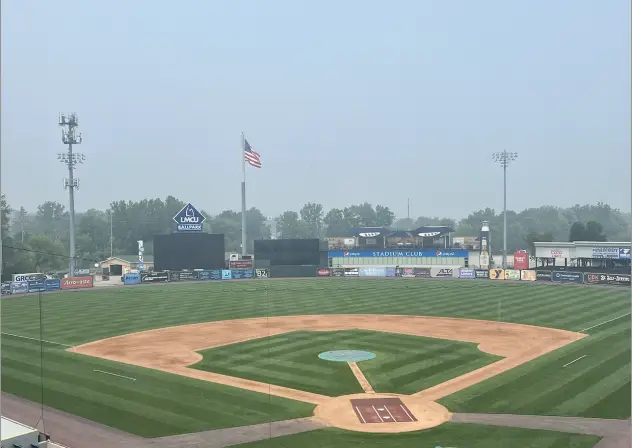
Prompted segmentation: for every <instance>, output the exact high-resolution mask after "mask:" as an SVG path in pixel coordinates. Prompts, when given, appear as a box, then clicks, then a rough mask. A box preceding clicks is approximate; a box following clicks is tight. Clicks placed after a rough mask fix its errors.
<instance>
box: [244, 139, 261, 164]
mask: <svg viewBox="0 0 632 448" xmlns="http://www.w3.org/2000/svg"><path fill="white" fill-rule="evenodd" d="M244 142H245V144H244V157H245V158H246V162H248V163H249V164H250V165H252V166H254V167H255V168H261V155H259V153H258V152H257V151H255V149H254V148H253V147H252V146H251V145H250V143H248V140H245V139H244Z"/></svg>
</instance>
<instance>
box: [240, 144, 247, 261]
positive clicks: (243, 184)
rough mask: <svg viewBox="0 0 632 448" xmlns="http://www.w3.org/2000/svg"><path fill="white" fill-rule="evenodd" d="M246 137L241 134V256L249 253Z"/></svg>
mask: <svg viewBox="0 0 632 448" xmlns="http://www.w3.org/2000/svg"><path fill="white" fill-rule="evenodd" d="M245 153H246V137H244V133H243V132H242V133H241V171H242V174H243V178H242V181H241V254H242V255H246V254H247V253H248V251H247V249H246V242H247V241H248V239H247V237H248V235H247V233H246V154H245Z"/></svg>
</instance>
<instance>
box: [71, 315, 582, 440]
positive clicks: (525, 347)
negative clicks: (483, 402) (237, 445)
mask: <svg viewBox="0 0 632 448" xmlns="http://www.w3.org/2000/svg"><path fill="white" fill-rule="evenodd" d="M351 329H360V330H372V331H385V332H390V333H399V334H407V335H413V336H424V337H431V338H438V339H449V340H455V341H462V342H472V343H477V344H478V348H479V349H480V350H481V351H484V352H487V353H490V354H493V355H498V356H502V357H503V359H501V360H499V361H497V362H494V363H493V364H490V365H487V366H485V367H482V368H480V369H477V370H474V371H472V372H469V373H466V374H464V375H461V376H459V377H457V378H453V379H451V380H449V381H446V382H444V383H441V384H438V385H436V386H434V387H431V388H429V389H425V390H422V391H419V392H417V393H415V394H413V395H410V396H399V397H401V398H402V400H403V401H404V402H405V403H407V404H410V406H411V407H414V408H415V409H419V411H418V412H420V414H423V415H424V418H420V419H419V421H418V422H414V423H407V424H405V425H404V424H398V423H388V424H383V425H378V426H379V432H402V431H413V430H419V429H425V428H430V427H433V426H437V425H439V424H441V423H443V422H445V421H447V420H448V419H449V418H450V414H449V412H447V411H446V410H445V408H443V407H441V406H440V405H438V404H436V403H434V401H435V400H438V399H440V398H442V397H445V396H447V395H450V394H452V393H454V392H457V391H459V390H461V389H464V388H466V387H469V386H471V385H473V384H476V383H479V382H481V381H483V380H485V379H488V378H491V377H493V376H495V375H498V374H500V373H502V372H505V371H507V370H509V369H512V368H514V367H517V366H519V365H521V364H523V363H525V362H527V361H530V360H532V359H535V358H537V357H539V356H541V355H544V354H546V353H548V352H551V351H553V350H556V349H558V348H560V347H563V346H564V345H566V344H569V343H571V342H574V341H577V340H579V339H581V338H583V337H585V336H586V335H585V334H581V333H575V332H571V331H566V330H558V329H553V328H544V327H535V326H530V325H522V324H513V323H504V322H491V321H482V320H473V319H456V318H443V317H425V316H393V315H308V316H277V317H260V318H252V319H237V320H227V321H219V322H206V323H199V324H191V325H182V326H177V327H167V328H160V329H156V330H149V331H143V332H139V333H131V334H127V335H123V336H116V337H113V338H108V339H103V340H100V341H95V342H90V343H87V344H83V345H80V346H77V347H73V348H71V349H69V351H71V352H76V353H81V354H85V355H90V356H96V357H99V358H104V359H109V360H112V361H117V362H122V363H126V364H132V365H138V366H142V367H146V368H150V369H155V370H161V371H164V372H169V373H174V374H177V375H182V376H187V377H191V378H197V379H200V380H205V381H210V382H214V383H219V384H224V385H228V386H233V387H238V388H242V389H247V390H251V391H255V392H261V393H269V394H272V395H276V396H279V397H284V398H289V399H292V400H298V401H303V402H307V403H313V404H315V405H318V406H317V408H316V412H315V415H316V416H317V417H318V418H319V419H321V420H324V421H325V422H327V423H328V424H330V425H332V426H338V427H344V428H345V429H351V430H356V431H367V432H375V431H376V428H375V425H363V424H361V422H359V421H358V419H357V417H356V416H355V413H354V411H353V408H352V406H351V404H350V399H351V397H336V398H331V397H327V396H324V395H319V394H314V393H310V392H304V391H300V390H296V389H290V388H287V387H281V386H275V385H270V384H265V383H261V382H257V381H252V380H247V379H243V378H237V377H232V376H227V375H221V374H217V373H212V372H206V371H201V370H196V369H192V368H189V367H188V366H190V365H192V364H195V363H197V362H199V361H200V360H201V359H202V356H201V355H200V354H199V353H197V352H198V351H202V350H205V349H209V348H214V347H219V346H223V345H229V344H234V343H237V342H244V341H248V340H252V339H259V338H263V337H267V336H273V335H278V334H283V333H288V332H292V331H299V330H308V331H341V330H351ZM356 367H357V366H356ZM365 396H367V397H368V396H375V395H365ZM354 398H358V396H357V395H356V396H354ZM345 403H348V405H347V404H345ZM422 408H423V411H422ZM371 426H373V427H371Z"/></svg>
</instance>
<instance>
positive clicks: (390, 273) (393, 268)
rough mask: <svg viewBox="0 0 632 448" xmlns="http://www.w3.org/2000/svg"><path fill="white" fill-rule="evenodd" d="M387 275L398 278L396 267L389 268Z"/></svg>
mask: <svg viewBox="0 0 632 448" xmlns="http://www.w3.org/2000/svg"><path fill="white" fill-rule="evenodd" d="M385 274H386V276H387V277H396V276H397V269H395V266H391V267H387V268H386V272H385Z"/></svg>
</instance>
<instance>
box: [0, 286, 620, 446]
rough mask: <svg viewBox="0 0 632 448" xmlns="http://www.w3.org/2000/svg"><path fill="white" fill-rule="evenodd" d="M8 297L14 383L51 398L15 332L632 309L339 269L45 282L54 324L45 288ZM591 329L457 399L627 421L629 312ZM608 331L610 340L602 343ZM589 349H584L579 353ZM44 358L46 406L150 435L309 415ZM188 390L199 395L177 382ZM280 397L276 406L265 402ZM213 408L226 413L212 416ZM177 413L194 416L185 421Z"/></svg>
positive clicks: (226, 391) (574, 314)
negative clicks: (198, 279) (112, 283)
mask: <svg viewBox="0 0 632 448" xmlns="http://www.w3.org/2000/svg"><path fill="white" fill-rule="evenodd" d="M0 307H1V309H0V311H1V314H2V316H1V323H2V332H3V333H4V334H3V335H2V346H1V349H2V350H1V351H2V390H3V391H6V392H8V393H12V394H14V395H18V396H22V397H25V398H28V399H31V400H34V401H38V400H39V397H40V396H41V389H40V385H41V377H40V374H39V372H40V356H39V344H38V343H37V342H34V341H29V340H26V339H20V338H16V337H14V336H8V335H6V333H12V334H16V335H21V336H26V337H31V338H35V339H39V338H41V339H44V340H48V341H53V342H58V343H63V344H70V345H78V344H82V343H86V342H89V341H94V340H99V339H103V338H106V337H111V336H116V335H121V334H127V333H131V332H136V331H142V330H149V329H153V328H161V327H166V326H173V325H182V324H189V323H196V322H206V321H218V320H225V319H236V318H248V317H259V316H281V315H305V314H339V313H344V314H401V315H426V316H449V317H461V318H473V319H485V320H502V321H507V322H516V323H526V324H532V325H540V326H548V327H555V328H563V329H568V330H574V331H578V330H581V329H584V328H587V327H589V326H592V325H597V324H600V323H602V322H605V321H607V320H609V319H613V318H616V317H619V316H621V315H623V314H626V313H629V312H630V290H629V289H625V288H621V289H613V288H600V287H576V286H556V285H542V284H529V283H523V284H521V283H504V282H500V281H499V282H493V281H484V280H481V281H476V280H454V281H451V280H445V281H433V280H420V279H410V280H406V279H403V280H392V279H333V278H332V279H313V280H303V279H301V280H270V281H266V280H261V281H258V280H252V281H238V282H219V281H218V282H204V283H196V284H193V283H191V284H172V285H157V286H130V287H122V288H112V289H109V288H104V289H102V290H90V291H75V292H60V293H44V294H43V296H42V323H43V325H42V327H41V328H40V315H39V307H38V299H37V297H36V296H24V297H15V298H7V299H4V298H3V300H2V301H1V302H0ZM40 331H41V332H40ZM587 333H589V334H590V335H591V336H590V337H589V338H585V339H583V340H581V341H579V342H576V343H573V344H572V345H570V346H568V347H566V348H564V349H563V350H561V351H556V352H554V353H551V354H549V355H546V356H545V357H544V358H542V359H538V360H535V361H533V362H531V363H529V364H528V365H527V366H522V367H519V368H517V369H515V370H512V371H511V372H507V373H505V374H503V375H501V376H499V377H495V378H492V379H490V380H488V381H486V382H485V383H482V384H480V385H477V386H474V387H473V388H469V389H467V390H465V391H462V392H461V393H460V394H459V395H455V397H456V398H454V400H453V401H452V402H451V404H450V405H449V407H450V406H453V407H455V408H456V409H451V410H476V411H479V412H507V413H509V412H519V413H520V412H525V413H530V412H532V410H537V411H538V413H540V414H548V415H550V414H556V415H569V416H575V415H581V416H585V417H607V418H628V417H629V416H630V399H629V397H630V395H629V390H630V375H629V372H630V352H629V345H628V344H629V341H630V320H629V318H627V319H621V320H615V321H613V322H612V323H611V324H607V325H602V326H599V327H596V328H594V329H592V330H589V331H587ZM600 338H603V339H604V340H603V341H602V342H599V341H600V340H601V339H600ZM576 347H579V348H581V350H578V351H577V353H573V351H574V350H575V348H576ZM626 347H627V348H626ZM626 350H627V353H626ZM585 353H587V354H588V356H587V357H586V358H584V359H583V360H582V361H578V362H576V363H575V364H572V365H570V366H568V367H567V368H564V369H562V367H561V365H562V364H565V363H566V362H569V361H571V360H572V359H574V358H576V357H578V356H581V355H582V354H585ZM575 355H577V356H575ZM43 361H44V386H45V394H44V401H45V403H46V404H48V405H51V406H53V407H57V408H60V409H63V410H65V411H66V412H69V413H72V414H75V415H79V416H83V417H86V418H89V419H92V420H95V421H98V422H103V423H106V424H108V425H111V426H113V427H116V428H119V429H123V430H125V431H128V432H131V433H134V434H139V435H144V436H159V435H168V434H178V433H183V432H190V431H192V430H195V431H200V430H205V429H213V428H218V427H222V426H224V427H227V426H236V425H246V424H253V423H260V422H262V421H265V419H266V418H267V419H270V420H280V419H286V418H291V417H300V416H304V415H306V414H309V409H306V408H305V407H304V406H303V405H302V404H300V403H294V402H287V403H286V402H285V401H284V400H282V399H276V398H274V397H272V398H269V397H268V396H267V395H263V394H257V393H254V392H247V391H241V390H239V389H233V388H230V387H227V386H218V385H214V384H211V383H206V382H202V381H198V380H193V379H187V378H183V377H179V376H173V375H169V374H165V373H161V372H154V371H150V370H147V369H141V368H138V367H134V366H128V365H123V364H117V363H113V362H107V361H103V360H98V359H95V358H91V357H87V356H82V355H78V354H70V353H67V352H65V351H64V350H63V347H59V346H47V348H46V350H45V352H44V358H43ZM97 365H98V366H102V367H105V368H102V367H94V366H97ZM360 365H361V366H362V363H361V364H360ZM95 368H96V369H102V370H109V371H112V372H116V373H119V374H121V375H125V376H131V377H138V378H141V379H142V381H141V380H138V381H136V382H132V383H134V384H126V383H125V382H124V381H121V379H116V380H115V378H116V377H112V378H105V377H95V376H94V373H93V372H92V370H94V369H95ZM496 385H499V386H502V389H501V390H502V391H503V392H502V393H495V392H494V390H495V387H496ZM180 388H182V390H184V391H185V394H184V395H183V396H185V397H187V398H186V399H181V398H180V395H179V394H178V393H177V391H179V390H180ZM170 390H173V391H174V393H171V392H170ZM527 391H528V392H527ZM626 391H628V392H626ZM463 394H465V395H463ZM514 395H515V398H514ZM452 399H453V398H452V397H448V398H447V399H446V400H452ZM269 400H270V402H271V403H273V404H274V405H275V406H276V407H277V408H276V410H274V411H273V410H272V408H266V407H265V404H266V403H268V402H269ZM209 410H212V411H213V412H215V413H217V415H219V414H221V416H218V417H209V415H210V414H208V412H209ZM113 414H120V415H122V416H124V417H116V416H113ZM178 415H182V416H184V417H183V418H182V419H181V420H178ZM174 422H179V423H174Z"/></svg>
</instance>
